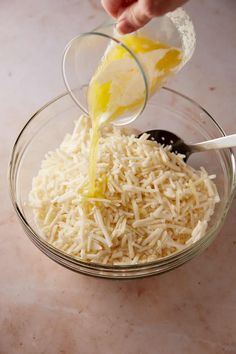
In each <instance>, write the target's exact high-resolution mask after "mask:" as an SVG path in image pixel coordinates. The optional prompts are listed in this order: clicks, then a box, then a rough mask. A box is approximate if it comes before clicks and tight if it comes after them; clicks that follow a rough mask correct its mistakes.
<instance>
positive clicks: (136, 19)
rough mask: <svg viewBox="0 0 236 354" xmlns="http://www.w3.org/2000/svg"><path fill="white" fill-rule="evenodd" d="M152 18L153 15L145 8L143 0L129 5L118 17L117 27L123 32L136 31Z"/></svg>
mask: <svg viewBox="0 0 236 354" xmlns="http://www.w3.org/2000/svg"><path fill="white" fill-rule="evenodd" d="M150 20H151V16H149V15H148V14H147V12H146V11H144V9H143V3H142V1H137V2H135V3H133V4H132V5H130V6H129V7H127V8H126V9H125V10H124V11H123V12H122V14H121V15H120V16H119V17H118V23H117V26H116V27H117V29H118V31H119V32H120V33H122V34H127V33H130V32H134V31H136V30H137V29H139V28H141V27H143V26H144V25H146V23H148V22H149V21H150Z"/></svg>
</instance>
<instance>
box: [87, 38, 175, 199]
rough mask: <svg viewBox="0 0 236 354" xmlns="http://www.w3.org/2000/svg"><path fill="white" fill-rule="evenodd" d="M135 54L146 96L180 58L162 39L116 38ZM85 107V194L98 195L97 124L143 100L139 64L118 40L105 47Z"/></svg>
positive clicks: (101, 188)
mask: <svg viewBox="0 0 236 354" xmlns="http://www.w3.org/2000/svg"><path fill="white" fill-rule="evenodd" d="M120 41H121V42H122V43H123V44H125V45H126V46H127V47H128V48H129V49H130V50H131V51H132V53H133V54H135V55H136V57H137V58H138V60H139V62H140V63H141V65H142V67H143V70H144V72H145V75H146V78H147V83H148V90H149V97H150V96H151V95H153V94H154V93H155V92H156V91H157V90H158V89H159V88H160V87H161V86H163V84H164V83H165V81H166V80H167V79H168V78H169V77H170V76H171V75H172V74H173V73H174V72H176V71H178V67H179V66H180V63H181V61H182V51H181V50H180V49H178V48H174V47H170V46H168V45H167V44H165V43H161V42H157V41H153V40H152V39H150V38H148V37H145V36H142V35H139V34H138V33H134V34H130V35H126V36H123V37H121V38H120ZM87 100H88V109H89V115H90V118H91V120H92V129H93V132H92V140H91V146H90V154H89V186H88V194H87V195H88V196H89V197H101V196H102V194H103V193H104V189H105V188H106V176H104V178H103V181H98V180H96V165H97V158H98V146H99V138H100V132H101V127H102V126H104V125H105V124H109V123H111V122H113V121H114V120H116V119H118V118H119V117H121V116H122V115H123V114H124V113H126V114H129V113H130V115H131V114H132V113H134V111H135V110H137V109H139V108H141V107H142V106H143V104H144V100H145V85H144V80H143V78H142V75H141V71H140V68H139V67H138V65H137V63H136V61H135V60H134V58H133V57H132V55H131V54H130V53H129V52H128V51H127V50H126V49H125V48H124V47H123V46H122V45H120V44H118V43H115V44H112V45H111V46H110V47H108V49H107V51H106V53H105V54H104V56H103V58H102V59H101V62H100V64H99V66H98V68H97V70H96V72H95V74H94V76H93V77H92V79H91V81H90V84H89V88H88V96H87Z"/></svg>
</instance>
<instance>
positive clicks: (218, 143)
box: [190, 134, 236, 152]
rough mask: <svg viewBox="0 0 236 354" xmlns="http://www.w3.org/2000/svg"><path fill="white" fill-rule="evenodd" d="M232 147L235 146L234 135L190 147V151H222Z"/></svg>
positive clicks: (235, 135)
mask: <svg viewBox="0 0 236 354" xmlns="http://www.w3.org/2000/svg"><path fill="white" fill-rule="evenodd" d="M234 146H236V134H232V135H228V136H224V137H222V138H217V139H213V140H208V141H203V142H202V143H197V144H194V145H190V149H191V151H192V152H197V151H205V150H217V149H224V148H230V147H234Z"/></svg>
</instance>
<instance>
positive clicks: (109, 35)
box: [62, 8, 196, 125]
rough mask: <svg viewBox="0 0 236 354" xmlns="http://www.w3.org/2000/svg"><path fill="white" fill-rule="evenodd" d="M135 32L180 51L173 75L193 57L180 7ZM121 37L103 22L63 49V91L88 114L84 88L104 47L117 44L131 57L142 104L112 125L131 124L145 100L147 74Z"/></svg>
mask: <svg viewBox="0 0 236 354" xmlns="http://www.w3.org/2000/svg"><path fill="white" fill-rule="evenodd" d="M137 32H138V34H140V35H141V36H145V37H148V38H150V39H152V40H154V41H160V42H163V43H166V44H168V45H169V46H171V47H176V48H179V49H181V50H182V55H183V58H182V62H181V64H180V65H179V66H178V68H177V69H176V71H175V72H177V71H179V70H180V69H181V68H182V67H183V66H184V65H185V64H186V63H187V62H188V61H189V60H190V58H191V57H192V55H193V52H194V49H195V45H196V37H195V31H194V27H193V24H192V21H191V19H190V18H189V16H188V15H187V13H186V12H185V11H184V10H183V9H182V8H179V9H177V10H175V11H173V12H171V13H168V14H167V15H165V16H162V17H157V18H155V19H153V20H152V21H150V22H149V23H148V24H147V25H146V26H144V27H143V28H141V29H140V30H138V31H137ZM121 37H122V36H121V35H120V34H119V33H117V31H116V29H115V23H114V22H112V23H105V24H103V25H101V26H99V27H97V28H96V29H94V30H93V31H91V32H87V33H82V34H80V35H78V36H77V37H75V38H73V39H72V40H71V41H70V42H69V43H68V45H67V46H66V49H65V52H64V55H63V60H62V74H63V78H64V82H65V85H66V88H67V90H68V92H69V94H70V95H71V97H72V98H73V100H74V101H75V102H76V104H77V105H78V106H79V107H80V109H81V110H82V111H83V112H84V113H85V114H87V115H88V103H87V91H88V86H89V83H90V81H91V79H92V77H93V75H94V73H95V72H96V69H97V67H98V65H99V64H100V63H101V58H102V57H103V56H104V53H105V52H106V50H107V48H108V47H109V46H111V45H114V44H118V45H120V46H122V47H123V48H124V49H125V50H126V51H127V52H128V53H129V54H130V55H131V57H132V58H133V60H134V63H135V64H136V65H137V67H138V71H137V75H138V77H137V83H138V86H139V87H140V88H141V89H142V91H143V92H144V102H143V104H142V105H141V106H139V107H137V108H136V109H135V110H134V111H133V112H129V111H128V112H125V113H124V114H123V115H122V116H121V117H119V118H118V119H117V120H116V121H115V122H114V123H115V124H116V125H123V124H127V123H131V122H132V121H134V120H135V119H136V118H137V117H138V116H139V115H140V114H141V113H142V112H143V110H144V108H145V106H146V103H147V99H148V97H149V90H148V75H147V73H145V70H144V68H143V66H142V64H141V61H140V60H139V57H138V56H137V55H135V54H134V53H133V52H132V51H131V50H130V48H128V47H127V46H126V45H124V44H122V43H121V42H120V39H121Z"/></svg>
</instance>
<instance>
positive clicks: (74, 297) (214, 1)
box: [0, 0, 236, 354]
mask: <svg viewBox="0 0 236 354" xmlns="http://www.w3.org/2000/svg"><path fill="white" fill-rule="evenodd" d="M186 10H187V11H188V12H189V14H190V16H191V17H192V19H193V21H194V24H195V27H196V32H197V49H196V51H195V54H194V57H193V59H192V60H191V63H189V64H188V66H187V67H186V68H185V69H184V70H183V71H182V72H181V73H180V74H179V75H178V76H177V77H176V78H175V79H173V80H172V81H171V83H170V84H169V86H170V87H172V88H175V89H177V90H179V91H180V92H182V93H184V94H186V95H188V96H190V97H191V98H193V99H194V100H196V101H197V102H199V103H200V104H201V105H202V106H203V107H205V108H206V109H207V110H208V111H209V112H210V113H211V114H212V115H213V117H214V118H215V119H216V120H217V121H218V122H219V123H220V124H221V125H222V127H223V128H224V129H225V131H226V132H227V133H236V110H235V107H236V106H235V100H236V61H235V58H236V1H235V0H226V1H222V0H191V1H190V2H189V4H187V5H186ZM105 19H106V15H105V13H104V12H103V10H102V8H101V6H100V1H98V0H90V1H85V0H50V1H48V0H41V1H36V0H21V1H19V0H11V1H7V0H2V1H1V3H0V45H1V50H0V64H1V65H0V79H1V89H0V110H1V129H0V156H1V169H0V200H1V203H0V354H21V353H22V354H23V353H24V354H38V353H40V354H43V353H45V354H54V353H55V354H57V353H58V354H74V353H75V354H77V353H79V354H110V353H112V354H121V353H124V354H236V199H235V200H234V201H233V204H232V207H231V209H230V212H229V214H228V217H227V220H226V223H225V225H224V227H223V229H222V231H221V232H220V234H219V236H218V237H217V239H216V240H215V241H214V242H213V244H212V245H211V246H210V247H209V248H208V250H206V251H205V252H204V253H203V254H202V255H200V256H198V257H196V258H195V259H194V260H192V261H191V262H189V263H187V264H185V265H184V266H182V267H180V268H178V269H176V270H174V271H172V272H170V273H167V274H164V275H162V276H159V277H153V278H149V279H144V280H135V281H126V282H121V281H108V280H101V279H94V278H89V277H85V276H82V275H78V274H75V273H73V272H70V271H69V270H66V269H64V268H62V267H61V266H59V265H57V264H56V263H54V262H53V261H51V260H50V259H49V258H47V257H46V256H45V255H44V254H42V253H41V252H40V251H39V250H38V249H36V247H35V246H34V245H33V244H32V243H31V242H30V241H29V239H28V238H27V236H26V235H25V234H24V232H23V230H22V228H21V226H20V224H19V222H18V221H17V218H16V216H15V213H14V211H13V208H12V206H11V203H10V200H9V196H8V188H7V180H6V169H7V163H8V157H9V153H10V150H11V148H12V145H13V143H14V141H15V139H16V137H17V134H18V133H19V131H20V129H21V128H22V127H23V125H24V123H25V122H26V121H27V120H28V119H29V117H30V116H31V115H32V113H34V111H36V110H37V109H38V108H40V107H41V106H42V105H43V104H45V103H46V102H47V101H49V100H50V99H51V98H53V97H55V96H57V95H58V94H60V93H61V92H63V91H64V90H65V88H64V84H63V80H62V76H61V67H60V66H61V56H62V52H63V49H64V47H65V45H66V43H67V42H68V41H69V40H70V39H71V38H72V37H74V36H75V35H76V34H78V33H79V32H83V31H86V30H90V29H92V28H93V27H95V26H96V25H98V24H100V23H101V22H102V21H104V20H105Z"/></svg>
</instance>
